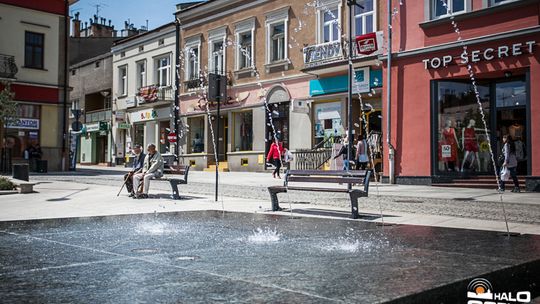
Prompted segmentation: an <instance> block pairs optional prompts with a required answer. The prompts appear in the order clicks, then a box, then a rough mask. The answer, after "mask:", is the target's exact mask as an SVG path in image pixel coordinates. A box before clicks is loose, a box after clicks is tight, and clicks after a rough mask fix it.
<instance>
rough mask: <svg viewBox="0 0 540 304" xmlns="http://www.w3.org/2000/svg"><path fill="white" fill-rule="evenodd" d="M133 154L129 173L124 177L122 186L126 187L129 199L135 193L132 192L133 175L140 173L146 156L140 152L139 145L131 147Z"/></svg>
mask: <svg viewBox="0 0 540 304" xmlns="http://www.w3.org/2000/svg"><path fill="white" fill-rule="evenodd" d="M133 153H135V159H134V160H133V165H132V168H131V171H130V172H129V173H127V174H126V175H124V184H125V185H126V189H127V191H128V192H129V197H133V196H135V191H134V190H133V175H135V174H136V173H139V172H141V171H142V168H143V165H144V157H145V156H146V155H145V154H144V153H143V152H142V147H141V145H135V146H134V147H133ZM120 191H122V189H120ZM118 195H120V192H118ZM118 195H117V196H118Z"/></svg>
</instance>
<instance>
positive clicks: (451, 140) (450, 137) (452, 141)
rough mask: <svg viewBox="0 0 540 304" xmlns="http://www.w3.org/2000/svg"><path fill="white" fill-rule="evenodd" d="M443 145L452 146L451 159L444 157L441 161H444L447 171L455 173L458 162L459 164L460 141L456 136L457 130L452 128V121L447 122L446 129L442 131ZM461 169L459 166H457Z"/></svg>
mask: <svg viewBox="0 0 540 304" xmlns="http://www.w3.org/2000/svg"><path fill="white" fill-rule="evenodd" d="M442 145H449V146H450V151H451V152H450V153H451V154H450V157H442V155H441V160H442V161H444V167H445V169H446V170H447V171H453V170H456V169H455V166H456V162H457V160H458V159H457V150H458V139H457V135H456V130H455V129H454V128H453V127H452V121H451V120H450V119H448V120H446V123H445V125H444V129H443V130H442V142H441V146H442ZM457 166H458V167H459V164H457Z"/></svg>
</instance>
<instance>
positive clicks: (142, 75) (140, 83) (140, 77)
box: [137, 60, 146, 88]
mask: <svg viewBox="0 0 540 304" xmlns="http://www.w3.org/2000/svg"><path fill="white" fill-rule="evenodd" d="M145 86H146V61H144V60H143V61H139V62H137V88H142V87H145Z"/></svg>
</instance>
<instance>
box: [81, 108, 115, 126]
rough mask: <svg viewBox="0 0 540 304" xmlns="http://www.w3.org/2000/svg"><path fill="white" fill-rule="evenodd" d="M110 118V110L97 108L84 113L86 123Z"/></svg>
mask: <svg viewBox="0 0 540 304" xmlns="http://www.w3.org/2000/svg"><path fill="white" fill-rule="evenodd" d="M107 120H111V110H99V111H92V112H87V113H86V123H87V124H88V123H93V122H100V121H107Z"/></svg>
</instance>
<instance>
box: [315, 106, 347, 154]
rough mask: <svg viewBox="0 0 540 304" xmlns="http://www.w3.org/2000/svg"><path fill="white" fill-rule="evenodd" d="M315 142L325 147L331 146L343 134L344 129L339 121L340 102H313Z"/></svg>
mask: <svg viewBox="0 0 540 304" xmlns="http://www.w3.org/2000/svg"><path fill="white" fill-rule="evenodd" d="M314 121H315V124H314V126H315V130H314V133H315V142H314V144H315V145H316V146H317V145H320V144H322V143H323V142H324V143H325V144H324V146H325V147H331V145H332V143H334V142H336V141H337V140H339V138H341V136H343V134H344V132H345V130H344V128H343V124H342V121H341V102H339V101H338V102H327V103H320V104H315V117H314Z"/></svg>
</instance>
